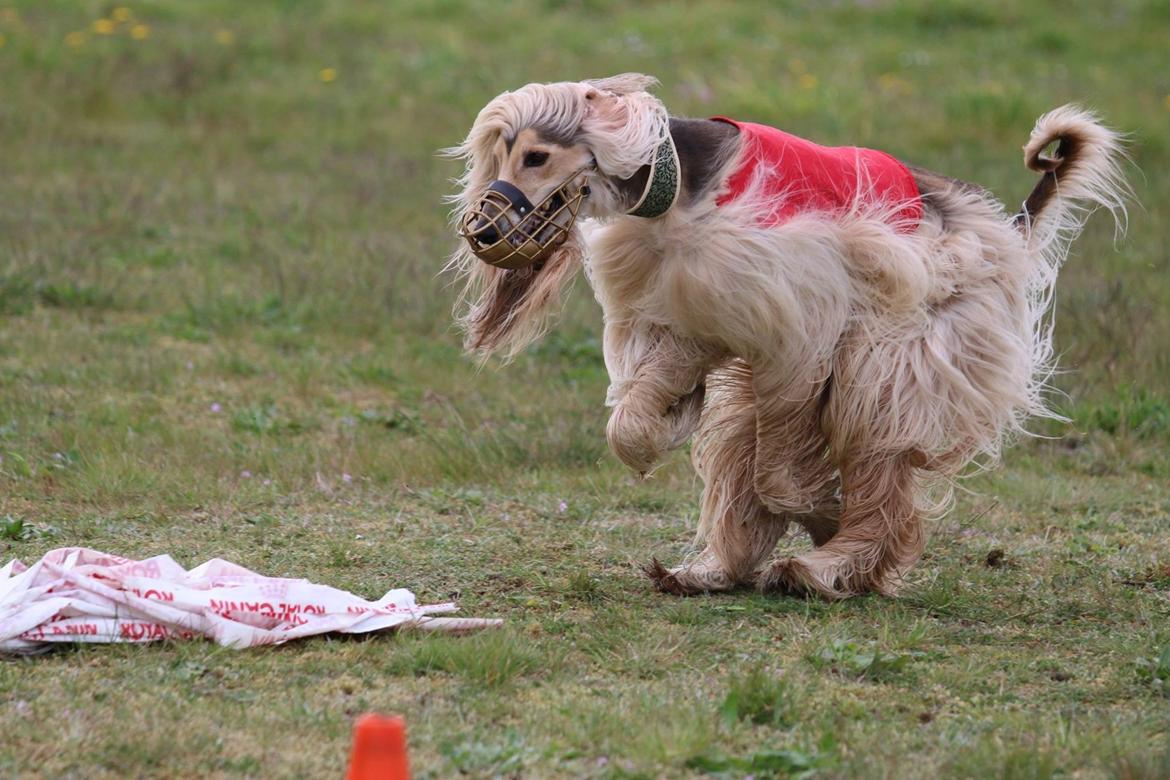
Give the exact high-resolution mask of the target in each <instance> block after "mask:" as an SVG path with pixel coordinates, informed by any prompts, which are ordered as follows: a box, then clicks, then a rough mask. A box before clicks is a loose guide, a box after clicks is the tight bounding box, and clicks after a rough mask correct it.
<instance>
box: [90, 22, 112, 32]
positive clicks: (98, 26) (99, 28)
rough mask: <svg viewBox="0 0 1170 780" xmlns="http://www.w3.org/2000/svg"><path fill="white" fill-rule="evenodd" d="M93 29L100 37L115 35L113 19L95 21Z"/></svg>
mask: <svg viewBox="0 0 1170 780" xmlns="http://www.w3.org/2000/svg"><path fill="white" fill-rule="evenodd" d="M92 27H93V31H94V32H95V33H97V34H98V35H113V34H114V21H113V20H112V19H94V20H93V25H92Z"/></svg>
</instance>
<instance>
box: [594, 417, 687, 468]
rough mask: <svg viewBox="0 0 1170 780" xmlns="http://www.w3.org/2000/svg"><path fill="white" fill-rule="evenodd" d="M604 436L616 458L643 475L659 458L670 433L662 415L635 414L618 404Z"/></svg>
mask: <svg viewBox="0 0 1170 780" xmlns="http://www.w3.org/2000/svg"><path fill="white" fill-rule="evenodd" d="M605 438H606V441H607V442H608V443H609V448H610V450H611V451H612V452H613V454H614V455H616V456H617V457H618V460H620V461H621V462H622V463H624V464H626V465H627V466H629V467H630V468H631V469H633V470H634V471H635V472H637V473H638V474H642V475H645V474H647V473H649V471H650V469H652V468H653V467H654V464H655V463H657V462H658V459H659V458H661V457H662V453H663V452H664V451H665V450H666V449H667V446H668V445H669V443H670V439H671V436H670V431H669V426H668V425H667V421H666V418H665V417H650V416H648V415H644V414H638V413H636V412H634V411H631V410H630V409H629V408H627V407H625V406H623V405H619V406H617V407H616V408H615V409H614V410H613V414H611V415H610V417H609V424H608V425H606V427H605Z"/></svg>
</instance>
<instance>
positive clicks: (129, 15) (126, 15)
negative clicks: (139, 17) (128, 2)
mask: <svg viewBox="0 0 1170 780" xmlns="http://www.w3.org/2000/svg"><path fill="white" fill-rule="evenodd" d="M110 16H111V17H113V19H114V21H115V22H128V21H130V20H131V19H133V18H134V12H133V11H131V10H130V9H129V8H127V7H126V6H124V5H120V6H118V7H117V8H115V9H114V12H113V13H112V14H110Z"/></svg>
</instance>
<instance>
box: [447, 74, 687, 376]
mask: <svg viewBox="0 0 1170 780" xmlns="http://www.w3.org/2000/svg"><path fill="white" fill-rule="evenodd" d="M656 83H657V81H656V80H655V79H654V78H652V77H650V76H643V75H640V74H636V73H626V74H622V75H620V76H614V77H612V78H608V79H601V80H598V81H588V82H561V83H556V84H528V85H526V86H524V87H521V88H520V89H518V90H516V91H514V92H504V93H502V94H501V95H499V96H497V97H496V98H495V99H493V100H492V101H491V102H490V103H488V104H487V105H486V106H485V107H484V108H483V110H482V111H480V112H479V115H478V116H477V117H476V120H475V124H474V125H473V126H472V128H471V131H470V133H468V135H467V138H466V139H465V140H464V141H463V143H461V144H460V145H458V146H455V147H452V148H450V149H446V150H444V152H443V153H444V154H445V155H446V156H448V157H453V158H457V159H462V160H464V161H465V167H464V171H463V175H462V176H460V177H459V178H458V179H456V182H455V183H456V184H457V185H459V188H460V191H459V192H458V193H457V194H456V195H454V196H452V197H451V198H450V199H449V202H451V203H452V204H453V206H454V207H453V209H452V211H451V225H452V227H455V226H458V225H459V224H460V223H461V222H462V220H463V217H464V215H465V214H466V213H467V210H468V209H470V208H472V207H473V206H474V205H476V204H477V203H478V202H479V201H480V200H481V199H482V197H483V195H484V192H485V191H486V190H487V187H488V185H489V184H491V182H492V181H493V180H494V179H496V178H497V177H498V175H499V164H500V160H501V159H502V157H503V150H502V149H501V148H498V147H501V146H502V145H503V142H504V139H505V138H508V137H515V135H516V134H517V133H519V132H520V131H521V130H523V129H525V128H528V127H536V128H539V129H540V130H542V131H543V132H546V133H548V134H549V135H552V136H553V137H557V138H573V139H575V141H576V142H578V143H584V144H585V145H587V146H588V147H589V148H590V150H591V151H592V152H593V154H594V157H595V158H596V160H597V166H598V170H599V172H600V173H601V174H603V175H604V176H605V177H616V178H619V179H621V178H629V177H630V176H633V175H634V173H636V172H637V171H638V169H639V168H640V167H641V166H642V165H645V164H647V163H648V162H650V160H651V159H652V158H653V154H654V151H655V149H656V148H657V147H658V144H659V143H661V141H662V140H663V139H664V138H665V137H666V133H667V132H668V129H669V120H668V117H667V114H666V108H665V107H664V106H663V105H662V103H661V101H659V100H658V99H657V98H655V97H654V96H653V95H651V94H650V93H649V92H646V91H645V90H646V89H648V88H649V87H650V86H652V85H653V84H656ZM595 200H596V201H598V202H602V201H603V200H605V201H608V200H610V199H602V198H595ZM594 215H595V216H604V215H601V214H596V213H595V214H594ZM583 258H584V240H583V238H582V235H581V232H580V230H579V228H577V227H574V229H573V231H572V233H571V234H570V236H569V239H568V240H567V241H566V242H565V243H564V244H563V245H561V247H560V248H558V249H557V250H556V251H555V252H554V253H553V254H552V256H551V257H550V258H549V259H548V260H547V261H545V262H544V263H543V265H541V266H540V267H539V268H535V267H534V268H526V269H520V270H505V269H501V268H495V267H493V266H490V265H487V264H486V263H483V262H480V261H479V259H478V258H476V257H475V255H474V254H472V252H471V250H470V248H469V247H468V246H467V245H466V244H465V243H462V242H461V243H460V245H459V247H458V248H457V249H456V250H455V252H454V253H453V254H452V256H451V259H450V261H449V262H448V264H447V267H446V269H445V270H446V271H450V272H453V273H454V274H455V275H456V276H457V277H458V278H461V279H463V280H464V285H463V289H462V291H461V293H460V295H459V297H458V300H457V302H456V304H455V318H456V321H457V323H458V324H459V326H460V328H461V329H462V330H463V332H464V335H465V338H464V346H465V347H466V349H467V350H468V351H470V352H472V353H475V354H478V355H480V356H481V357H484V358H486V357H488V356H489V355H491V354H493V353H496V354H500V355H502V356H503V357H504V359H505V360H508V359H511V358H513V357H515V355H516V354H518V353H519V352H520V351H521V350H523V349H524V347H526V346H527V345H528V344H529V343H531V342H532V341H533V340H535V339H537V338H539V337H540V336H541V335H542V334H543V333H544V331H545V330H546V329H547V327H548V324H549V322H550V321H551V319H552V317H553V315H554V314H555V313H556V312H557V311H559V309H560V305H559V304H560V303H561V302H562V301H563V299H564V297H565V293H566V291H567V289H568V287H569V282H571V281H572V280H573V278H574V277H575V276H576V272H577V269H578V268H580V267H581V265H582V261H583Z"/></svg>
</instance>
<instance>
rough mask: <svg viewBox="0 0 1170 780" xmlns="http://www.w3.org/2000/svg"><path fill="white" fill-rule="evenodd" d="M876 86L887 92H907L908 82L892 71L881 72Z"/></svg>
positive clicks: (908, 89)
mask: <svg viewBox="0 0 1170 780" xmlns="http://www.w3.org/2000/svg"><path fill="white" fill-rule="evenodd" d="M878 86H879V87H881V88H882V89H884V90H886V91H887V92H909V91H910V82H908V81H906V80H905V79H903V78H901V77H899V76H896V75H894V74H893V73H883V74H882V75H880V76H878Z"/></svg>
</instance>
